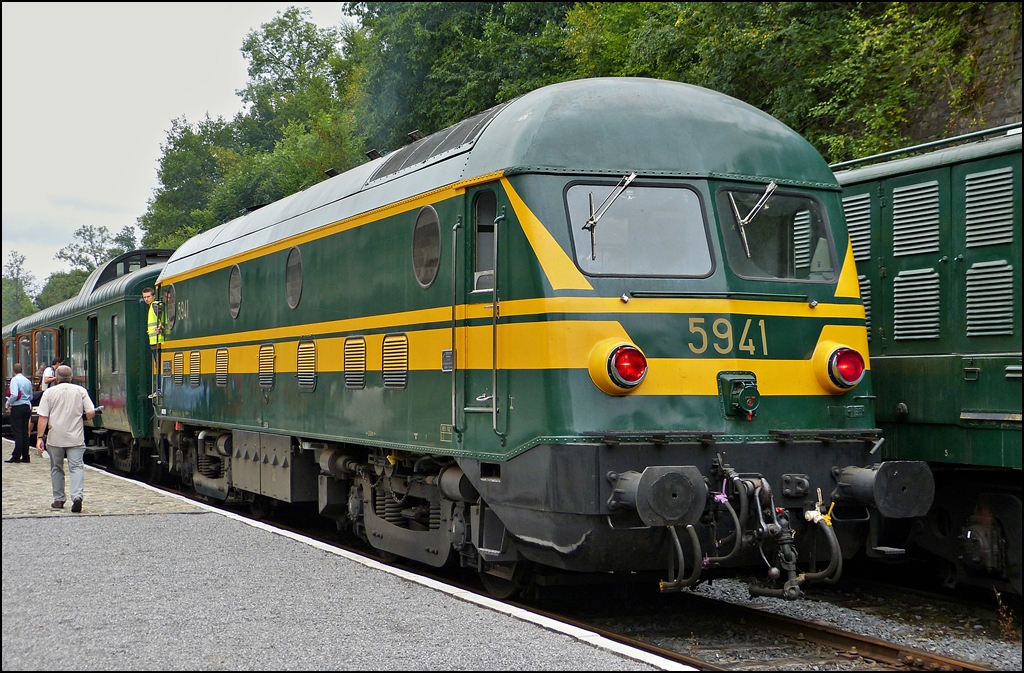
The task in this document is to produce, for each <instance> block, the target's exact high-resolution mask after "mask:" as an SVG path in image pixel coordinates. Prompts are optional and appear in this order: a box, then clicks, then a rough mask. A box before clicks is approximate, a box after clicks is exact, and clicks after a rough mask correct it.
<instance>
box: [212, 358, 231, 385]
mask: <svg viewBox="0 0 1024 673" xmlns="http://www.w3.org/2000/svg"><path fill="white" fill-rule="evenodd" d="M214 367H215V368H216V374H215V380H216V383H217V385H218V386H220V387H221V388H223V387H225V386H226V385H227V384H228V349H227V348H218V349H217V361H216V363H215V364H214Z"/></svg>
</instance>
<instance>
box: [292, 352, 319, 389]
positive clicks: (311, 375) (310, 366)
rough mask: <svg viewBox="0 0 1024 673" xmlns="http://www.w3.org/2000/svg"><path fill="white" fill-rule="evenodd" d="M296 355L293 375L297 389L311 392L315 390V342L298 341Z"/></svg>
mask: <svg viewBox="0 0 1024 673" xmlns="http://www.w3.org/2000/svg"><path fill="white" fill-rule="evenodd" d="M297 357H298V360H297V362H296V363H295V375H296V377H297V378H298V380H299V390H302V391H305V392H310V393H311V392H313V391H314V390H316V342H315V341H300V342H299V350H298V356H297Z"/></svg>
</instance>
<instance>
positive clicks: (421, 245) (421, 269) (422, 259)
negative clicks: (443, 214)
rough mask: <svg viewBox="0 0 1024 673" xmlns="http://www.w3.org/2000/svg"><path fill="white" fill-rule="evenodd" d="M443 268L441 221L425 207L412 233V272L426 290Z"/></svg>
mask: <svg viewBox="0 0 1024 673" xmlns="http://www.w3.org/2000/svg"><path fill="white" fill-rule="evenodd" d="M440 267H441V221H440V220H438V219H437V212H435V211H434V209H433V208H431V207H430V206H424V207H423V209H422V210H420V214H419V216H417V217H416V228H415V229H413V232H412V270H413V273H415V274H416V282H417V283H419V284H420V287H422V288H424V289H426V288H428V287H430V286H431V285H433V284H434V279H436V278H437V270H438V269H439V268H440Z"/></svg>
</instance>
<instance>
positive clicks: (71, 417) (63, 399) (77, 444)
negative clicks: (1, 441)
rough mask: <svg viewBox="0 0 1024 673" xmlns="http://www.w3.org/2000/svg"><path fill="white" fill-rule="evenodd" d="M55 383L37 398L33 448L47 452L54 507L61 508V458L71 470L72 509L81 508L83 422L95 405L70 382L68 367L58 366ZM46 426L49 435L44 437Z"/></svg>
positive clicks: (83, 484)
mask: <svg viewBox="0 0 1024 673" xmlns="http://www.w3.org/2000/svg"><path fill="white" fill-rule="evenodd" d="M56 374H57V377H56V378H57V383H56V384H55V385H52V386H50V387H49V388H47V389H46V390H45V391H44V392H43V396H42V398H40V400H39V409H38V414H39V426H38V430H37V437H38V439H37V440H36V449H37V450H38V451H39V455H40V456H41V455H43V450H47V451H48V452H49V453H50V484H51V486H52V487H53V504H51V505H50V507H52V508H53V509H63V507H64V502H65V501H66V500H67V498H66V497H65V495H64V457H65V455H66V456H67V459H68V471H69V472H70V473H71V511H72V512H81V511H82V499H83V497H84V488H85V423H84V421H87V420H90V419H91V418H92V417H93V416H95V415H96V407H95V406H94V405H93V403H92V399H90V398H89V393H88V392H86V390H85V388H83V387H82V386H77V385H75V384H73V383H71V367H68V366H67V365H60V366H59V367H57V371H56ZM47 427H49V429H50V433H49V435H47V436H46V438H45V439H44V438H43V434H44V433H45V432H46V429H47Z"/></svg>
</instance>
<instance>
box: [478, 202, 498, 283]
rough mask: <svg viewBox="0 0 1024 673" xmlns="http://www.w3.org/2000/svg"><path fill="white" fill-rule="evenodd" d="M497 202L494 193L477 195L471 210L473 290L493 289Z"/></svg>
mask: <svg viewBox="0 0 1024 673" xmlns="http://www.w3.org/2000/svg"><path fill="white" fill-rule="evenodd" d="M497 212H498V200H497V198H496V197H495V196H494V192H492V191H490V190H486V191H483V192H480V193H479V194H477V197H476V207H474V208H473V220H474V222H473V289H474V290H492V289H494V218H495V216H496V215H497Z"/></svg>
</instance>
